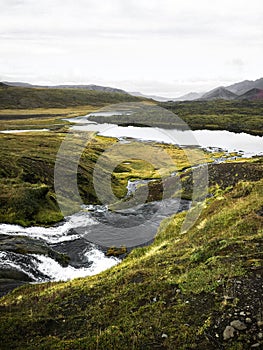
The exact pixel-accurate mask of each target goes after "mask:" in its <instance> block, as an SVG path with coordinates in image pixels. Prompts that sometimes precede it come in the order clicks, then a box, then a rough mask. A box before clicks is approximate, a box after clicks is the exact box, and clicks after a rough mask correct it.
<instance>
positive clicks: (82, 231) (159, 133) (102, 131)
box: [0, 111, 263, 283]
mask: <svg viewBox="0 0 263 350" xmlns="http://www.w3.org/2000/svg"><path fill="white" fill-rule="evenodd" d="M101 113H104V114H101ZM128 113H130V112H126V114H128ZM117 114H122V112H121V111H113V112H112V111H111V112H100V114H98V113H97V115H103V116H105V115H106V116H111V115H117ZM92 115H96V113H92ZM88 118H89V115H87V116H82V117H77V118H71V119H68V120H69V121H70V122H71V123H74V126H73V127H72V130H74V131H75V130H77V131H96V132H97V133H98V134H99V135H103V136H111V137H117V138H118V139H119V142H120V143H125V142H129V140H130V139H131V138H132V139H137V140H140V141H142V142H147V141H158V142H163V143H171V144H176V145H181V146H192V145H195V146H197V147H200V148H205V149H208V150H210V151H213V150H225V151H227V152H229V153H231V152H237V153H238V154H239V155H240V156H246V157H251V156H254V155H259V154H262V149H263V148H262V146H263V138H262V137H259V136H252V135H248V134H245V133H241V134H235V133H233V132H229V131H211V130H196V131H180V130H176V129H172V130H171V129H169V130H166V129H162V128H151V127H133V126H127V127H123V126H117V125H112V124H96V123H94V122H91V121H89V120H88ZM5 132H10V131H8V130H6V131H5ZM11 132H12V131H11ZM20 132H21V131H20ZM146 182H147V181H146ZM141 183H145V181H144V180H140V181H139V182H129V183H128V187H127V189H128V195H130V194H132V193H134V191H135V190H136V187H137V185H138V184H141ZM190 206H191V202H190V201H187V200H180V199H177V198H173V199H171V198H170V199H165V200H162V201H160V202H158V201H155V202H151V203H144V204H141V205H138V206H136V207H134V208H130V209H129V210H128V211H123V212H111V211H109V210H108V209H107V207H105V206H93V205H89V206H83V208H82V210H81V211H80V212H78V213H76V214H74V215H71V216H69V217H66V218H65V219H64V221H63V222H62V223H60V224H56V225H54V226H53V227H49V228H45V227H28V228H23V227H21V226H18V225H9V224H0V235H1V237H2V239H4V238H3V237H9V238H10V237H11V238H16V237H18V236H26V237H28V238H30V239H33V240H37V241H38V242H40V243H41V242H43V244H45V245H46V246H48V247H49V248H51V249H54V250H55V251H57V252H60V253H65V254H67V255H68V256H69V257H70V262H69V264H68V266H62V265H61V264H60V263H59V262H58V261H56V260H55V259H54V258H52V257H51V256H47V255H43V254H22V253H21V252H14V251H0V278H1V271H2V272H3V271H5V270H6V271H13V272H14V271H16V272H17V273H20V276H25V277H26V278H25V280H26V281H29V282H31V283H36V282H37V283H39V282H46V281H60V280H62V281H66V280H69V279H72V278H77V277H84V276H88V275H94V274H97V273H99V272H101V271H103V270H105V269H108V268H110V267H112V266H114V265H116V264H118V263H119V262H120V259H118V258H115V257H109V256H106V254H105V252H106V248H105V247H106V246H108V247H109V246H111V245H112V244H111V242H114V243H115V244H114V245H116V246H118V244H119V245H121V243H122V239H121V238H122V237H124V236H125V237H126V238H125V242H126V243H127V242H129V239H130V240H131V241H130V245H129V246H130V247H135V246H137V245H138V246H141V245H144V244H149V243H150V242H152V240H153V237H154V235H155V234H156V232H157V229H158V227H159V225H160V222H161V221H162V220H163V219H164V218H166V217H169V216H171V215H172V214H174V213H176V212H180V211H182V210H187V209H189V207H190ZM105 231H106V232H107V237H109V240H108V244H105ZM100 237H103V244H100ZM116 237H117V238H116ZM127 237H128V238H127ZM129 237H130V238H129ZM90 242H93V243H90ZM94 242H95V243H94ZM3 276H4V278H7V277H6V276H5V275H3V273H2V278H3ZM27 278H28V279H27ZM18 279H19V278H18Z"/></svg>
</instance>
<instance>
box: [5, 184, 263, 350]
mask: <svg viewBox="0 0 263 350" xmlns="http://www.w3.org/2000/svg"><path fill="white" fill-rule="evenodd" d="M262 186H263V182H262V180H261V181H258V182H240V183H238V184H237V185H236V187H234V188H233V189H232V188H228V189H227V190H222V189H220V188H219V187H215V188H214V189H212V190H211V194H212V197H211V198H209V199H207V200H206V203H205V205H204V208H203V212H202V215H201V216H200V218H199V219H198V221H197V223H196V224H195V225H194V227H193V228H191V229H190V230H189V231H188V232H185V233H183V234H182V233H180V226H181V224H182V222H183V220H184V216H185V213H180V214H178V215H175V216H173V217H171V218H169V219H166V220H165V221H163V223H162V224H161V227H160V229H159V232H158V234H157V236H156V239H155V241H154V243H153V244H152V245H151V246H148V247H142V248H137V249H134V250H133V251H132V252H131V253H130V254H129V255H128V257H127V258H126V259H124V260H123V262H122V263H120V264H119V265H118V266H116V267H113V268H112V269H110V270H108V271H105V272H103V273H101V274H99V275H97V276H93V277H89V278H84V279H76V280H72V281H70V282H67V283H47V284H39V285H27V286H24V287H22V288H19V289H17V290H15V291H13V292H12V293H11V294H8V295H6V296H5V297H3V298H2V299H1V300H0V310H1V314H0V335H1V344H2V345H1V346H2V349H10V348H12V349H32V346H34V347H35V348H37V349H71V350H74V349H76V350H79V349H90V350H91V349H92V350H93V349H116V350H117V349H122V350H123V349H149V350H152V349H154V348H156V349H157V348H158V349H171V350H173V349H182V350H183V349H185V350H186V349H208V350H210V349H211V350H212V349H214V350H215V349H229V350H230V349H231V350H233V349H250V348H251V346H252V345H255V344H259V345H257V346H259V347H260V346H261V345H260V344H261V343H262V340H260V334H262V333H260V329H261V327H262V325H263V322H262V321H263V315H262V309H261V306H262V305H261V281H262V280H261V279H260V276H261V273H262V250H261V248H262V220H263V219H262V207H263V201H262V193H263V191H262V190H263V188H262ZM235 320H239V321H240V322H242V324H243V325H244V324H245V327H243V330H237V329H235V330H234V333H233V337H230V338H226V337H225V338H224V335H223V334H224V330H225V329H226V327H227V326H228V325H229V324H230V323H231V322H233V321H235Z"/></svg>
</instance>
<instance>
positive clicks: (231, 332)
mask: <svg viewBox="0 0 263 350" xmlns="http://www.w3.org/2000/svg"><path fill="white" fill-rule="evenodd" d="M234 333H235V328H234V327H232V326H226V328H225V330H224V332H223V338H224V340H229V339H230V338H233V337H234Z"/></svg>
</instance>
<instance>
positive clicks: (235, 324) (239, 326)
mask: <svg viewBox="0 0 263 350" xmlns="http://www.w3.org/2000/svg"><path fill="white" fill-rule="evenodd" d="M230 325H231V326H232V327H234V328H235V329H237V330H238V331H243V330H245V329H247V326H246V325H245V323H243V322H241V321H239V320H234V321H232V322H231V323H230Z"/></svg>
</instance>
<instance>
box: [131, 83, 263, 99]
mask: <svg viewBox="0 0 263 350" xmlns="http://www.w3.org/2000/svg"><path fill="white" fill-rule="evenodd" d="M131 94H132V95H134V96H140V97H148V98H153V99H154V100H156V101H161V102H162V101H196V100H199V101H210V100H219V99H223V100H258V99H263V78H260V79H257V80H244V81H241V82H239V83H235V84H233V85H230V86H227V87H225V86H220V87H217V88H215V89H213V90H210V91H208V92H203V93H198V92H190V93H188V94H186V95H183V96H180V97H177V98H165V97H160V96H149V95H144V94H141V93H136V92H132V93H131Z"/></svg>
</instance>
